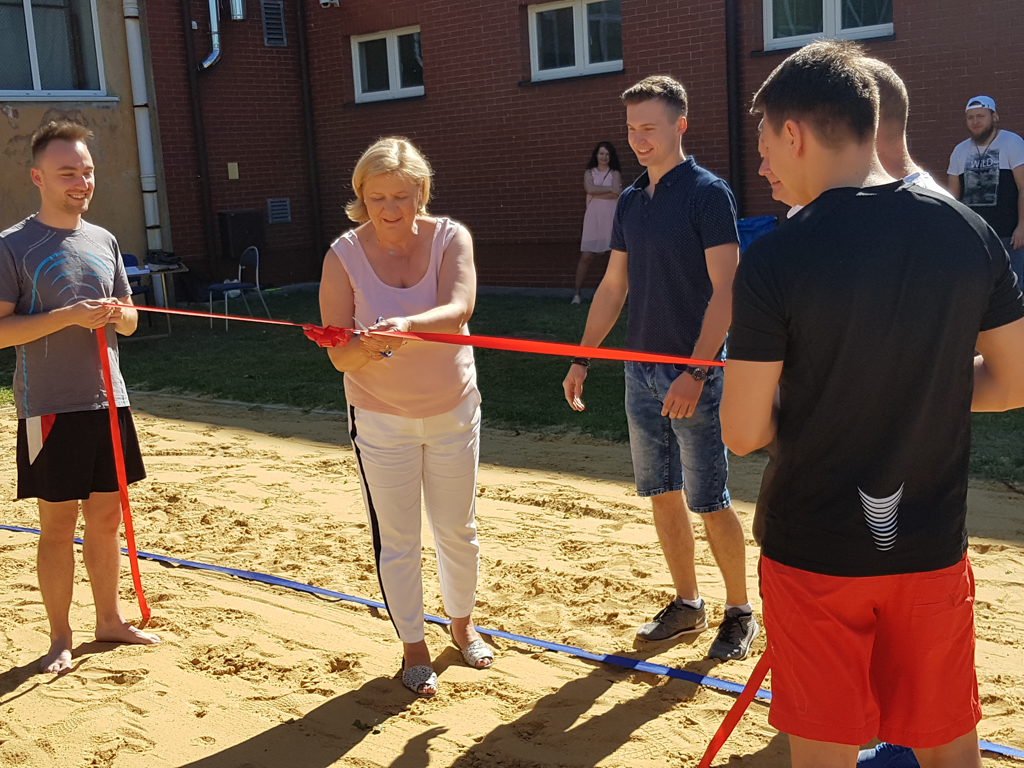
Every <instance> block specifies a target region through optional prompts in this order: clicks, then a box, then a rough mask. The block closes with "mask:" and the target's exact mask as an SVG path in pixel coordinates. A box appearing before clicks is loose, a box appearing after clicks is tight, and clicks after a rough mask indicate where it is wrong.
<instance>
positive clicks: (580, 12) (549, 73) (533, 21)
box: [527, 0, 624, 83]
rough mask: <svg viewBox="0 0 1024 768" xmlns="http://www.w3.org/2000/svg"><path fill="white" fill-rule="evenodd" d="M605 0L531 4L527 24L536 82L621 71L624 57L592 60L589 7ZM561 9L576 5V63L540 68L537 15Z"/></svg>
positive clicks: (533, 74)
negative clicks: (553, 67)
mask: <svg viewBox="0 0 1024 768" xmlns="http://www.w3.org/2000/svg"><path fill="white" fill-rule="evenodd" d="M597 2H602V0H555V1H554V2H550V3H539V4H537V5H530V6H527V11H528V13H527V26H528V27H529V36H530V80H531V81H532V82H534V83H537V82H543V81H545V80H564V79H565V78H568V77H583V76H585V75H596V74H600V73H604V72H621V71H622V70H623V67H624V64H623V60H622V59H612V60H611V61H599V62H597V63H591V62H590V61H589V59H590V46H589V45H588V44H587V43H588V41H587V6H588V5H591V4H593V3H597ZM561 8H572V9H573V14H572V23H573V39H574V41H575V45H576V63H575V64H574V65H573V66H571V67H559V68H558V69H541V68H540V48H539V47H538V42H539V41H538V39H537V14H539V13H543V12H545V11H557V10H559V9H561Z"/></svg>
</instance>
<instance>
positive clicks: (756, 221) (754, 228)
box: [736, 216, 779, 253]
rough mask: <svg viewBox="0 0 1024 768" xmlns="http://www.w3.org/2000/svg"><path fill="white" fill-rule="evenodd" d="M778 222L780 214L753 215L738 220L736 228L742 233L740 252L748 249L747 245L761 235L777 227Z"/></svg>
mask: <svg viewBox="0 0 1024 768" xmlns="http://www.w3.org/2000/svg"><path fill="white" fill-rule="evenodd" d="M778 223H779V218H778V216H752V217H750V218H746V219H740V220H739V221H737V222H736V229H737V230H738V231H739V235H740V253H743V251H745V250H747V247H748V246H749V245H750V244H751V243H752V242H754V241H755V240H757V238H759V237H760V236H761V235H764V234H767V233H768V232H771V231H772V230H773V229H775V227H776V226H778Z"/></svg>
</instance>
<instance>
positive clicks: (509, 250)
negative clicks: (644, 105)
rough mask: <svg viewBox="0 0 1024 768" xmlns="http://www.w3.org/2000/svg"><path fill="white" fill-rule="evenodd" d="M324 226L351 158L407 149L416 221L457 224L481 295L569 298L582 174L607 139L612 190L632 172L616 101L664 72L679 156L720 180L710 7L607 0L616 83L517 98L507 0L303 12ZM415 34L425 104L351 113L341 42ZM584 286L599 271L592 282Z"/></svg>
mask: <svg viewBox="0 0 1024 768" xmlns="http://www.w3.org/2000/svg"><path fill="white" fill-rule="evenodd" d="M307 4H308V8H309V11H308V15H309V22H310V24H309V26H310V48H311V52H312V59H313V64H312V68H313V92H314V104H315V107H314V111H315V115H316V131H317V137H318V145H319V165H320V170H321V173H322V174H323V183H322V185H321V186H322V189H323V200H324V219H325V227H326V229H327V231H328V234H329V235H331V236H333V235H334V234H337V233H339V232H341V231H343V230H344V229H346V228H348V227H349V226H351V224H350V223H349V222H348V220H347V218H346V217H345V214H344V211H343V207H344V204H345V202H346V201H347V200H348V199H349V198H350V196H351V186H350V180H351V173H352V168H353V167H354V165H355V162H356V160H357V159H358V158H359V155H360V154H361V153H362V151H363V150H364V149H365V148H366V147H367V146H368V145H369V144H370V143H371V142H372V141H373V140H375V139H376V138H378V137H379V136H385V135H390V134H401V135H405V136H408V137H409V138H411V139H412V140H413V141H414V142H416V143H417V145H418V146H419V147H420V148H421V149H422V150H423V152H424V153H425V154H426V155H427V157H428V158H429V159H430V161H431V163H432V164H433V166H434V169H435V172H436V185H435V190H436V191H435V194H434V199H433V201H432V204H431V209H432V210H433V211H434V212H436V213H439V214H445V215H449V216H453V217H455V218H457V219H459V220H461V221H463V222H464V223H465V224H466V225H467V226H469V228H470V229H471V231H472V232H473V236H474V239H475V243H476V248H477V267H478V270H479V276H480V281H481V283H484V284H503V285H532V286H566V285H571V282H572V274H573V271H574V269H575V263H576V260H577V259H578V257H579V237H580V229H581V226H582V223H583V213H584V202H585V199H584V193H583V189H582V177H583V171H584V169H585V167H586V163H587V160H588V159H589V158H590V152H591V150H592V149H593V147H594V145H595V144H596V143H597V142H598V141H601V140H604V139H607V140H610V141H612V142H613V143H614V144H615V145H616V147H617V149H618V152H619V157H620V159H621V160H622V162H623V178H624V180H625V181H626V183H629V182H630V181H632V179H633V178H635V176H636V175H637V174H638V173H639V171H640V168H639V166H638V165H637V163H636V161H635V158H634V157H633V154H632V152H631V151H630V149H629V146H628V144H627V143H626V131H625V113H624V110H623V108H622V106H621V104H620V102H619V98H618V97H619V94H620V93H621V92H622V91H623V90H625V89H626V88H627V87H628V86H629V85H631V84H633V83H634V82H636V81H637V80H639V79H640V78H641V77H644V76H646V75H649V74H655V73H664V74H670V75H673V76H674V77H676V78H678V79H680V80H681V81H682V82H683V83H684V84H685V85H686V86H687V88H688V90H689V91H690V103H691V108H690V123H691V128H690V131H689V133H688V134H687V136H686V140H685V145H686V148H687V150H688V151H689V152H691V153H693V154H694V155H696V157H697V159H698V161H699V162H701V163H702V164H703V165H705V166H707V167H708V168H710V169H711V170H713V171H715V172H716V173H719V174H722V175H726V174H727V173H728V144H727V132H726V93H725V88H724V82H725V69H724V61H725V58H724V47H725V31H724V19H725V16H724V6H723V5H722V3H721V2H720V1H715V2H701V3H696V2H686V1H685V0H670V1H665V2H657V3H638V2H630V1H629V0H627V2H624V3H623V47H624V53H623V56H624V67H625V72H624V73H623V74H613V75H601V76H594V77H587V78H574V79H567V80H561V81H554V82H546V83H542V84H528V85H520V82H521V81H524V80H528V79H529V76H530V65H529V47H528V44H527V43H526V41H527V28H526V23H527V12H526V6H525V5H520V4H519V3H517V2H513V1H512V0H454V1H450V2H440V1H439V0H377V1H376V2H373V3H370V2H364V3H347V4H345V5H346V7H344V8H341V9H338V8H330V9H321V8H320V7H319V4H318V2H317V0H309V1H308V3H307ZM416 24H418V25H419V26H420V28H421V44H422V52H423V67H424V88H425V96H424V97H423V98H419V99H411V100H397V101H391V102H383V103H381V102H377V103H370V104H355V103H354V101H355V92H354V85H353V82H352V78H353V74H352V55H351V48H350V42H349V36H350V35H359V34H365V33H370V32H377V31H384V30H388V29H396V28H399V27H403V26H411V25H416ZM592 272H593V274H592V283H594V284H596V281H597V279H598V278H599V277H600V270H599V269H597V268H595V269H593V270H592Z"/></svg>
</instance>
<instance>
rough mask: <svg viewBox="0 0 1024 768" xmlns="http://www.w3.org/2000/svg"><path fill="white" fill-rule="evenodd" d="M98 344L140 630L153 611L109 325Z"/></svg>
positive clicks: (98, 336)
mask: <svg viewBox="0 0 1024 768" xmlns="http://www.w3.org/2000/svg"><path fill="white" fill-rule="evenodd" d="M96 342H97V344H98V345H99V351H100V366H101V367H102V368H103V382H104V384H106V387H107V412H108V413H109V414H110V438H111V440H112V442H113V447H114V467H115V468H116V469H117V487H118V490H119V491H120V492H121V515H122V517H123V518H124V536H125V538H126V539H127V540H128V562H129V564H130V565H131V569H132V583H133V584H134V585H135V595H136V597H138V598H139V610H140V611H142V621H141V622H139V629H143V628H144V627H145V626H146V624H147V623H148V622H149V618H150V616H151V615H152V612H151V611H150V610H149V605H148V604H147V603H146V596H145V595H144V594H143V593H142V575H141V574H140V573H139V553H138V550H136V549H135V528H134V526H133V525H132V509H131V505H130V504H129V503H128V474H127V472H125V468H124V446H123V444H122V443H121V425H120V423H119V422H118V420H117V404H116V403H115V401H114V381H113V377H112V376H111V375H110V354H109V352H108V351H107V329H106V326H104V327H103V328H99V329H97V330H96Z"/></svg>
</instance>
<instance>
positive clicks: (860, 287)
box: [722, 41, 1024, 768]
mask: <svg viewBox="0 0 1024 768" xmlns="http://www.w3.org/2000/svg"><path fill="white" fill-rule="evenodd" d="M878 103H879V97H878V88H877V86H876V84H875V82H874V80H873V78H872V72H871V71H869V69H868V67H866V66H865V64H864V60H863V58H862V54H861V52H860V49H859V48H857V47H856V46H853V45H851V44H849V43H841V42H835V41H822V42H818V43H813V44H811V45H809V46H807V47H805V48H803V49H801V50H800V51H799V52H798V53H796V54H793V56H791V57H789V58H788V59H787V60H786V61H785V62H783V63H782V64H781V65H780V66H779V67H778V68H777V69H776V70H775V71H774V72H773V73H772V74H771V76H769V78H768V80H767V81H766V82H765V84H764V85H763V86H762V87H761V90H760V91H759V92H758V94H757V95H756V96H755V97H754V111H755V112H756V113H759V114H761V115H763V117H764V120H763V128H762V133H761V143H760V150H761V154H762V157H763V158H764V160H765V162H766V164H767V166H770V171H771V173H772V174H773V175H774V177H776V178H777V179H778V183H779V190H780V191H784V193H785V195H786V196H787V197H788V198H789V200H788V202H792V203H793V204H796V205H801V206H803V207H802V208H801V210H800V211H799V212H798V213H797V214H796V215H795V216H793V217H792V219H791V220H790V221H789V222H788V223H787V224H786V225H785V226H783V227H780V228H779V229H777V230H775V231H774V232H771V233H769V234H767V235H765V236H764V237H762V238H759V239H758V240H757V241H756V242H755V243H753V244H752V245H751V247H750V248H748V249H747V252H746V254H745V255H744V259H743V263H742V264H741V265H740V268H739V271H738V272H737V275H736V283H735V291H734V312H733V325H732V329H731V332H730V349H729V363H728V366H727V369H726V385H725V395H724V398H723V403H722V427H723V436H724V438H725V441H726V443H727V444H728V445H729V447H730V448H731V449H732V450H733V451H735V452H736V453H738V454H744V453H747V452H749V451H752V450H755V449H757V448H760V447H762V446H764V445H767V444H768V443H769V442H771V441H772V440H773V439H774V440H775V441H776V449H775V452H774V456H773V464H774V470H773V472H772V473H771V476H770V477H769V478H767V479H766V482H765V483H764V485H763V486H762V494H761V496H762V498H761V499H759V503H761V504H762V505H763V514H764V525H763V530H762V535H761V546H762V557H761V565H760V572H761V592H762V597H763V607H764V620H765V626H766V629H767V633H768V653H769V654H770V655H771V665H772V695H773V699H772V709H771V713H770V715H769V722H770V723H771V724H772V725H773V726H775V727H776V728H778V729H779V730H780V731H783V732H785V733H788V734H789V735H790V751H791V755H792V761H793V765H794V767H795V768H839V767H840V766H850V768H852V766H853V765H855V764H856V762H857V752H858V746H859V745H860V744H864V743H866V742H868V741H870V740H871V739H873V738H875V737H876V736H877V737H878V738H881V739H883V740H884V741H886V742H894V743H897V744H903V745H906V746H908V747H911V748H913V749H914V751H915V753H916V756H917V758H918V760H919V761H920V764H921V765H922V766H925V768H933V767H934V768H938V767H939V766H943V767H945V766H948V768H970V767H971V766H974V767H975V768H981V758H980V755H979V752H978V740H977V739H978V735H977V731H976V729H975V726H976V725H977V723H978V721H979V719H980V717H981V708H980V705H979V700H978V686H977V679H976V676H975V671H974V621H973V602H974V579H973V574H972V572H971V567H970V563H969V562H968V560H967V556H966V552H967V530H966V526H965V520H966V512H967V509H966V499H967V469H968V459H969V454H970V442H971V438H970V434H971V421H970V412H971V410H975V411H1005V410H1008V409H1010V408H1019V407H1024V354H1022V353H1021V350H1022V349H1024V298H1022V296H1021V292H1020V290H1019V288H1018V287H1017V284H1016V280H1015V278H1014V276H1013V273H1012V271H1011V269H1010V262H1009V259H1008V257H1007V255H1006V251H1005V250H1004V249H1003V247H1002V245H1001V244H1000V242H999V239H998V237H997V235H996V233H995V232H993V231H992V229H991V228H990V227H989V226H988V225H987V224H985V222H984V221H983V220H982V219H981V218H980V217H979V216H977V215H976V214H974V213H973V212H972V211H970V210H969V209H968V208H966V207H964V206H962V205H960V204H959V203H956V202H954V201H952V200H950V199H949V197H948V196H946V195H944V194H939V193H936V192H933V191H930V190H928V189H926V188H923V187H921V186H920V185H918V184H917V183H914V182H908V181H907V180H905V179H904V180H895V179H893V178H892V177H891V176H889V175H888V173H887V172H886V169H885V167H884V166H883V165H882V163H881V162H880V160H879V157H878V155H877V154H876V150H875V141H874V138H875V128H876V124H877V115H878ZM975 350H977V351H978V352H980V354H978V355H976V354H975ZM777 393H778V394H777Z"/></svg>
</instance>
